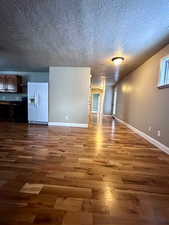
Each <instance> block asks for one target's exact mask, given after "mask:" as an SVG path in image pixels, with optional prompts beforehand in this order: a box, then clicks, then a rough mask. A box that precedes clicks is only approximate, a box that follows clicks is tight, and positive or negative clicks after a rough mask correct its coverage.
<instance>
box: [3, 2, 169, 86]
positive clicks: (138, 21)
mask: <svg viewBox="0 0 169 225" xmlns="http://www.w3.org/2000/svg"><path fill="white" fill-rule="evenodd" d="M168 12H169V1H168V0H160V1H154V0H142V1H136V0H36V1H30V0H24V1H23V0H1V7H0V31H1V35H0V70H10V69H11V70H13V69H16V70H21V71H22V70H23V71H28V70H29V71H48V67H49V66H90V67H91V68H92V75H93V79H94V80H95V81H97V80H98V78H99V77H100V76H101V75H106V76H107V79H108V81H109V82H110V83H113V82H114V81H115V80H116V79H119V77H116V76H115V74H116V73H115V69H114V66H113V65H112V64H111V62H110V59H111V57H113V56H115V55H123V56H124V57H125V63H124V66H123V67H122V71H121V72H122V73H121V74H122V75H125V74H127V73H128V72H129V71H131V70H133V69H134V68H135V67H136V66H138V65H139V64H141V63H142V62H143V61H145V60H146V59H147V58H148V57H150V56H151V55H153V54H154V53H155V52H156V51H158V50H159V49H160V48H161V47H163V46H164V45H165V44H166V43H167V42H168V40H169V39H168V38H169V29H168V26H169V14H168ZM113 74H114V76H113ZM115 77H116V78H115Z"/></svg>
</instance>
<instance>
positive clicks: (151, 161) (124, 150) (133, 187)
mask: <svg viewBox="0 0 169 225" xmlns="http://www.w3.org/2000/svg"><path fill="white" fill-rule="evenodd" d="M96 122H97V120H96V118H92V119H91V121H90V126H89V128H88V129H85V128H62V127H47V126H40V125H26V124H15V123H0V225H32V224H38V225H167V224H169V156H168V155H167V154H165V153H163V152H161V151H160V150H158V149H157V148H155V147H154V146H152V145H151V144H149V143H148V142H147V141H145V140H144V139H142V138H141V137H139V136H137V135H136V134H134V133H133V132H132V131H131V130H129V129H128V128H126V127H125V126H124V125H122V124H120V123H118V122H115V121H112V119H111V118H108V117H105V118H104V120H103V123H102V124H100V125H97V123H96Z"/></svg>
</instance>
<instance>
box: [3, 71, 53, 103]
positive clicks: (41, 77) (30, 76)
mask: <svg viewBox="0 0 169 225" xmlns="http://www.w3.org/2000/svg"><path fill="white" fill-rule="evenodd" d="M0 74H1V75H2V74H3V75H14V74H16V75H20V76H22V79H23V84H25V85H26V83H27V82H28V81H29V82H48V79H49V73H48V72H17V71H0ZM24 96H27V88H26V86H25V87H24V88H23V93H22V94H21V93H18V94H14V93H12V94H8V93H5V94H4V93H0V100H3V101H20V100H21V98H22V97H24Z"/></svg>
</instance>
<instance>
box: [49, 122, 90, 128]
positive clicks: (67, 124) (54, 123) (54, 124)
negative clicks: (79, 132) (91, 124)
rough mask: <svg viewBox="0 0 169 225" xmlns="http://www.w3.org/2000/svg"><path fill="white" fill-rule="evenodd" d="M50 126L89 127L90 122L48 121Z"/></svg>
mask: <svg viewBox="0 0 169 225" xmlns="http://www.w3.org/2000/svg"><path fill="white" fill-rule="evenodd" d="M48 125H49V126H58V127H82V128H88V124H83V123H64V122H48Z"/></svg>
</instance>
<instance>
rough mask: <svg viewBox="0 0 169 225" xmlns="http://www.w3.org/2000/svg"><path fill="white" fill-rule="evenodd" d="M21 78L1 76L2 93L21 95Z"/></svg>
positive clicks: (0, 87) (0, 88) (0, 86)
mask: <svg viewBox="0 0 169 225" xmlns="http://www.w3.org/2000/svg"><path fill="white" fill-rule="evenodd" d="M21 82H22V78H21V76H17V75H0V92H6V93H19V92H21Z"/></svg>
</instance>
